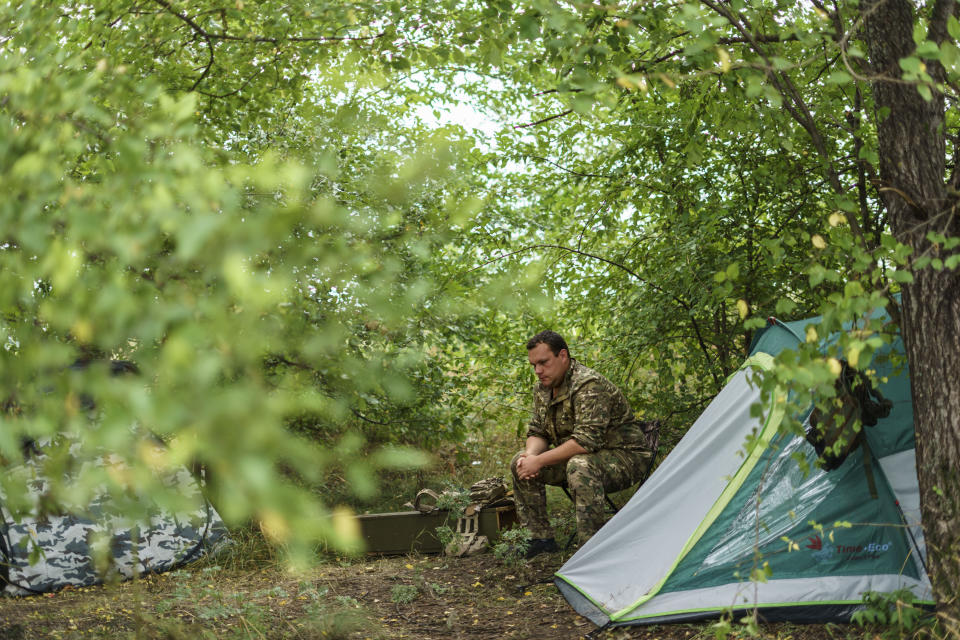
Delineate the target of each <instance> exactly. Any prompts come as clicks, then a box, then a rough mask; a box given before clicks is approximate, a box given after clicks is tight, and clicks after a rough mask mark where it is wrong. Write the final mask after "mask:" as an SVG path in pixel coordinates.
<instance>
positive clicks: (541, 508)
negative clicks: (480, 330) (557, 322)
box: [510, 331, 651, 557]
mask: <svg viewBox="0 0 960 640" xmlns="http://www.w3.org/2000/svg"><path fill="white" fill-rule="evenodd" d="M527 352H528V353H527V355H528V357H529V360H530V364H531V365H532V366H533V370H534V372H535V373H536V374H537V378H538V379H539V380H540V383H539V384H538V385H536V387H535V388H534V392H533V415H532V416H531V418H530V423H529V424H528V426H527V442H526V447H525V448H524V450H523V451H521V452H520V453H518V454H517V455H516V456H514V458H513V460H512V461H511V463H510V467H511V470H512V471H513V489H514V497H515V499H516V503H517V509H518V512H519V516H520V520H521V522H523V524H524V525H525V526H526V527H527V528H528V529H529V530H530V532H531V534H532V538H533V539H532V540H531V543H530V548H529V551H528V552H527V557H533V556H535V555H537V554H538V553H543V552H549V551H555V550H556V549H557V545H556V541H555V540H554V532H553V528H552V527H551V526H550V521H549V519H548V518H547V502H546V490H545V485H548V484H552V485H563V484H566V485H567V486H568V487H569V489H570V492H571V494H572V496H573V499H574V503H575V505H576V513H577V537H578V538H579V540H580V542H581V543H582V542H585V541H586V540H587V539H588V538H590V536H592V535H593V534H594V533H596V531H597V530H598V529H599V528H600V527H601V526H602V525H603V523H604V495H605V494H606V493H607V492H613V491H620V490H622V489H626V488H627V487H629V486H630V485H632V484H634V483H635V482H638V481H639V480H640V479H641V477H642V475H643V472H644V471H646V469H647V467H648V466H649V465H650V459H651V452H650V451H649V449H648V448H647V446H646V444H645V440H644V433H643V429H642V426H641V424H640V422H638V421H637V420H636V419H635V418H634V416H633V412H632V411H631V409H630V403H629V402H627V399H626V398H625V397H624V395H623V393H622V392H621V391H620V390H619V389H618V388H617V387H616V385H614V384H613V383H612V382H610V381H609V380H607V379H606V378H604V377H603V376H602V375H600V374H599V373H597V372H596V371H594V370H592V369H589V368H587V367H585V366H583V365H582V364H580V363H579V362H577V361H576V360H574V359H573V358H571V357H570V352H569V350H568V348H567V343H566V341H565V340H564V339H563V338H562V337H561V336H560V335H559V334H557V333H555V332H553V331H542V332H541V333H538V334H537V335H535V336H534V337H532V338H530V340H529V341H528V342H527Z"/></svg>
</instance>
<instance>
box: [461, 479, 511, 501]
mask: <svg viewBox="0 0 960 640" xmlns="http://www.w3.org/2000/svg"><path fill="white" fill-rule="evenodd" d="M506 497H507V483H506V482H504V481H503V478H500V477H493V478H484V479H483V480H481V481H480V482H476V483H474V484H473V485H471V487H470V503H471V504H475V505H477V506H480V507H484V506H487V505H491V504H493V503H495V502H500V501H501V500H503V499H504V498H506Z"/></svg>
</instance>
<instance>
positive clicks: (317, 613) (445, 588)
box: [0, 554, 869, 640]
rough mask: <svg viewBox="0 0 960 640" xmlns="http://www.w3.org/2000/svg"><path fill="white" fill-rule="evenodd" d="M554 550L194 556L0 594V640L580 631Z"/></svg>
mask: <svg viewBox="0 0 960 640" xmlns="http://www.w3.org/2000/svg"><path fill="white" fill-rule="evenodd" d="M561 556H562V554H552V555H544V556H539V557H537V558H535V559H534V560H532V561H529V562H528V563H526V564H525V565H523V566H522V567H519V568H516V567H514V568H511V567H507V566H504V565H503V564H502V563H501V562H500V561H498V560H497V559H496V558H495V557H493V556H492V555H491V554H485V555H480V556H475V557H471V558H447V557H442V556H405V557H392V558H375V557H367V558H361V559H359V560H357V559H354V560H350V561H336V560H332V561H329V562H328V563H326V564H323V565H321V566H319V567H317V568H315V569H312V570H311V571H309V572H307V573H304V574H302V575H296V576H295V575H291V574H289V573H287V572H285V571H282V570H280V569H278V568H276V566H275V565H274V566H269V567H267V568H260V569H256V568H255V569H251V568H249V567H248V568H244V569H242V570H239V569H225V568H220V567H217V566H209V565H207V566H204V565H198V566H195V567H192V568H190V569H188V570H184V571H179V572H174V573H172V574H164V575H154V576H147V577H145V578H142V579H139V580H135V581H131V582H124V583H119V584H114V585H107V586H97V587H84V588H77V589H66V590H64V591H61V592H58V593H56V594H47V595H40V596H31V597H27V598H0V640H6V639H11V640H23V639H28V638H29V639H32V638H70V639H75V638H118V637H120V638H149V639H164V638H165V639H170V640H175V639H180V638H217V639H219V638H311V639H313V638H317V639H319V638H323V639H330V638H371V639H373V638H423V639H425V640H441V639H442V640H456V639H463V640H485V639H489V638H518V639H519V638H528V639H531V640H540V639H544V640H545V639H550V640H564V639H576V638H583V637H585V636H586V635H587V634H588V633H590V632H594V631H595V627H594V625H593V624H592V623H590V622H589V621H588V620H586V619H584V618H581V617H580V616H578V615H577V614H576V613H575V612H574V611H573V609H571V608H570V607H569V605H568V604H567V603H566V601H565V600H564V599H563V598H562V597H561V596H560V594H559V593H558V592H557V590H556V589H555V588H554V587H553V586H552V584H538V582H540V581H547V580H549V579H550V577H551V576H552V574H553V571H555V570H556V569H557V568H558V567H559V565H560V564H561V562H562V561H563V557H561ZM711 625H712V623H700V624H685V625H660V626H653V627H632V628H626V629H618V630H612V631H604V632H602V633H599V634H596V633H595V634H594V636H593V637H599V638H607V639H610V638H617V639H619V638H642V639H646V640H653V639H660V640H690V639H693V638H714V637H715V633H714V629H713V627H712V626H711ZM762 633H763V636H762V637H769V638H781V639H783V640H788V639H789V640H815V639H820V638H855V637H860V638H862V637H864V635H863V633H862V632H861V631H859V630H858V629H856V628H855V627H848V626H844V625H802V626H801V625H768V626H765V627H763V628H762ZM739 635H743V634H739ZM737 636H738V634H736V633H735V634H734V635H732V636H731V637H737ZM867 637H869V636H867Z"/></svg>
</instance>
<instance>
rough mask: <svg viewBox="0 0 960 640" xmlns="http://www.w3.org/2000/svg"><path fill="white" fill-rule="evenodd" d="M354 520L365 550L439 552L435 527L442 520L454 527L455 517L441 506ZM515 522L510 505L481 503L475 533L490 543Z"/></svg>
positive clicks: (398, 552)
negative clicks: (450, 515) (430, 509)
mask: <svg viewBox="0 0 960 640" xmlns="http://www.w3.org/2000/svg"><path fill="white" fill-rule="evenodd" d="M357 521H358V522H359V523H360V535H361V537H362V538H363V541H364V544H365V545H366V550H367V553H381V554H404V553H440V551H441V548H440V540H439V539H437V531H436V529H437V527H441V526H443V525H444V524H446V525H447V526H448V527H450V528H451V529H454V530H456V529H457V520H456V519H455V518H450V519H449V521H448V519H447V512H446V511H441V510H438V511H434V512H433V513H420V512H419V511H397V512H392V513H369V514H364V515H359V516H357ZM516 522H518V520H517V511H516V509H515V507H514V506H513V505H510V506H503V507H485V508H483V509H481V510H480V511H479V513H478V514H477V524H478V533H479V535H482V536H487V538H488V539H489V540H490V542H491V543H493V542H495V541H496V540H498V539H499V538H500V531H502V530H504V529H509V528H510V526H511V525H513V524H514V523H516Z"/></svg>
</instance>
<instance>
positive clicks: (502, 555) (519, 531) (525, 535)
mask: <svg viewBox="0 0 960 640" xmlns="http://www.w3.org/2000/svg"><path fill="white" fill-rule="evenodd" d="M530 537H531V536H530V530H529V529H527V528H526V527H514V528H512V529H510V530H508V531H504V532H503V534H502V535H501V536H500V542H498V543H497V545H496V546H495V547H494V548H493V555H494V556H495V557H496V558H497V559H498V560H500V562H502V563H503V564H505V565H506V566H508V567H516V566H519V565H520V564H521V563H522V562H523V560H524V558H525V557H526V555H527V550H528V549H529V548H530Z"/></svg>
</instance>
